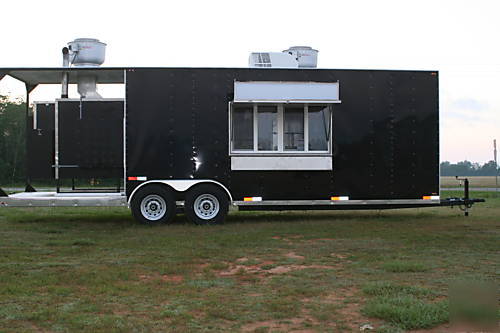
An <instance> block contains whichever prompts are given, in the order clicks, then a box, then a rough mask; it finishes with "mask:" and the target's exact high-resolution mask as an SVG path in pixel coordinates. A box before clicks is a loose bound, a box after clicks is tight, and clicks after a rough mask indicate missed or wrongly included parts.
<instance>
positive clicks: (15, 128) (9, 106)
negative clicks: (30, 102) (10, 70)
mask: <svg viewBox="0 0 500 333" xmlns="http://www.w3.org/2000/svg"><path fill="white" fill-rule="evenodd" d="M25 110H26V104H25V103H24V102H22V101H20V100H14V101H12V100H9V99H8V98H7V96H2V95H0V184H5V183H18V182H23V181H24V178H25V169H24V160H25V152H26V136H25V135H24V134H25V131H26V120H25Z"/></svg>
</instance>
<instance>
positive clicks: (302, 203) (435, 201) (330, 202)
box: [233, 199, 441, 206]
mask: <svg viewBox="0 0 500 333" xmlns="http://www.w3.org/2000/svg"><path fill="white" fill-rule="evenodd" d="M440 202H441V200H440V199H431V200H425V199H387V200H262V201H234V202H233V204H234V205H236V206H318V205H321V206H350V205H367V206H370V205H419V204H421V205H428V204H439V203H440Z"/></svg>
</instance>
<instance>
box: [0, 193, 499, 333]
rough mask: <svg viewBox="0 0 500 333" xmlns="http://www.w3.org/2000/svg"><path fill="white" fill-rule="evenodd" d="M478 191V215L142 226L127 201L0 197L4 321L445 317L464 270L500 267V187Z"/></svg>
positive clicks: (323, 327)
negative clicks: (82, 203) (35, 204)
mask: <svg viewBox="0 0 500 333" xmlns="http://www.w3.org/2000/svg"><path fill="white" fill-rule="evenodd" d="M473 194H474V196H475V197H486V198H487V200H488V201H487V202H486V203H485V204H479V205H477V206H476V207H474V208H473V210H472V211H471V215H470V216H469V217H468V218H465V217H464V216H463V213H462V212H461V211H460V210H458V209H449V208H426V209H407V210H395V211H344V212H342V211H338V212H327V211H319V212H239V213H237V212H234V213H231V214H230V215H229V216H228V219H227V222H226V223H225V224H224V225H220V226H211V227H199V226H194V225H191V224H189V223H187V221H186V220H185V217H184V216H178V217H177V218H176V223H174V224H172V225H169V226H160V227H148V226H143V225H138V224H136V223H135V222H134V221H133V220H132V218H131V216H130V212H129V211H128V210H127V209H123V208H88V209H86V208H44V209H13V208H9V209H4V208H0V332H3V331H6V332H13V331H21V332H23V331H25V332H30V331H54V332H55V331H62V332H78V331H92V332H123V331H172V332H220V331H227V332H235V331H240V330H243V331H256V332H259V331H260V332H266V331H269V332H273V331H291V330H311V331H319V332H339V331H340V332H349V331H352V332H358V331H359V327H360V325H362V324H365V323H370V324H371V325H373V326H374V327H375V331H377V332H402V331H403V330H406V329H410V328H418V327H420V328H432V327H436V326H439V325H441V324H443V323H444V324H446V322H447V321H448V320H449V312H450V310H449V309H448V305H447V304H448V303H449V300H448V290H449V286H450V285H453V283H454V281H457V280H460V281H474V280H478V279H481V280H485V281H492V280H494V279H495V278H496V277H497V276H498V274H499V273H500V267H499V264H498V263H499V262H500V255H499V253H498V244H499V243H500V228H499V227H500V222H499V221H500V220H499V218H498V217H499V216H500V198H498V197H496V194H495V193H481V192H474V193H473ZM459 195H461V194H460V193H458V192H457V193H452V192H450V193H444V194H442V196H443V197H445V196H459ZM302 257H303V258H302Z"/></svg>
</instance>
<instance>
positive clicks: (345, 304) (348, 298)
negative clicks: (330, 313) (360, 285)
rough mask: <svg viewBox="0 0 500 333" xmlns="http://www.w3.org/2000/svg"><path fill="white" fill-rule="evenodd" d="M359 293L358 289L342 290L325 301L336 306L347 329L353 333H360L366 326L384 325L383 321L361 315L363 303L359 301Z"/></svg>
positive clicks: (330, 295) (326, 297) (329, 295)
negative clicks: (353, 332) (354, 332)
mask: <svg viewBox="0 0 500 333" xmlns="http://www.w3.org/2000/svg"><path fill="white" fill-rule="evenodd" d="M358 293H359V290H358V289H357V288H346V289H341V290H339V291H337V292H335V293H331V294H328V295H326V296H325V297H324V298H323V299H324V301H325V302H326V303H331V304H335V305H336V307H337V308H338V310H337V313H338V314H339V319H341V320H342V321H343V323H344V325H346V326H347V327H349V328H350V329H351V330H352V331H359V330H360V327H361V326H362V325H364V324H370V325H371V326H373V327H374V328H377V327H379V326H381V325H382V321H380V320H378V319H373V318H366V317H364V316H363V315H362V314H361V311H360V310H361V307H362V306H363V304H362V303H363V302H362V301H360V300H359V299H357V297H356V295H357V294H358Z"/></svg>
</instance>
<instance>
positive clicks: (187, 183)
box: [128, 179, 233, 205]
mask: <svg viewBox="0 0 500 333" xmlns="http://www.w3.org/2000/svg"><path fill="white" fill-rule="evenodd" d="M203 183H207V184H216V185H218V186H220V187H222V188H223V189H224V190H225V191H226V193H227V195H228V196H229V202H232V201H233V196H232V195H231V192H229V190H228V189H227V187H226V186H224V185H223V184H221V183H219V182H218V181H215V180H212V179H155V180H148V181H147V182H144V183H142V184H141V185H139V186H137V187H136V188H135V189H134V190H133V191H132V193H130V196H129V198H128V204H129V205H130V202H131V201H132V198H133V197H134V194H135V193H136V192H137V190H139V189H140V188H141V187H144V186H146V185H148V184H165V185H168V186H170V187H172V188H173V189H174V190H176V191H178V192H185V191H187V190H189V189H190V188H191V187H193V186H194V185H197V184H203Z"/></svg>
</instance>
